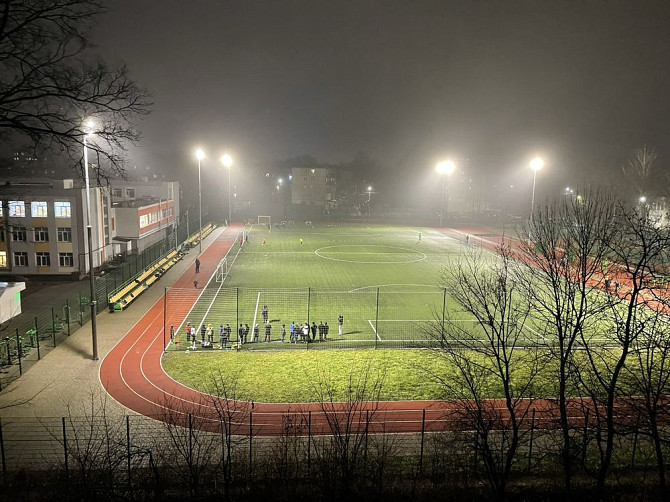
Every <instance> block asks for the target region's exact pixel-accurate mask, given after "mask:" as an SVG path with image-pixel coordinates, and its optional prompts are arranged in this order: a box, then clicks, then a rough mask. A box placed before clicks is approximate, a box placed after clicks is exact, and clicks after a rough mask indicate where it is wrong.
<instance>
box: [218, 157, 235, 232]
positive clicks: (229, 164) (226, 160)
mask: <svg viewBox="0 0 670 502" xmlns="http://www.w3.org/2000/svg"><path fill="white" fill-rule="evenodd" d="M221 163H222V164H223V165H224V166H226V167H227V168H228V224H229V225H230V222H231V221H232V217H231V214H232V212H231V210H230V208H231V200H230V171H232V169H231V167H232V166H233V158H232V157H231V156H230V155H228V154H227V153H225V154H223V156H222V157H221Z"/></svg>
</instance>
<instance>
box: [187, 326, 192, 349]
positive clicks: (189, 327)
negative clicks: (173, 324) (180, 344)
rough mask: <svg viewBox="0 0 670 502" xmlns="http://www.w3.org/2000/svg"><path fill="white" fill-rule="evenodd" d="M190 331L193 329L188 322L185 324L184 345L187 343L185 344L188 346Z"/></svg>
mask: <svg viewBox="0 0 670 502" xmlns="http://www.w3.org/2000/svg"><path fill="white" fill-rule="evenodd" d="M192 329H193V328H191V323H190V322H187V323H186V343H187V344H188V342H190V341H191V330H192Z"/></svg>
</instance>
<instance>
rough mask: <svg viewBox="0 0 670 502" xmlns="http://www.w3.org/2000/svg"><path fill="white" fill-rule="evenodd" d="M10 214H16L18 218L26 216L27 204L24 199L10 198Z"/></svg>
mask: <svg viewBox="0 0 670 502" xmlns="http://www.w3.org/2000/svg"><path fill="white" fill-rule="evenodd" d="M9 216H14V217H17V218H25V216H26V204H25V202H23V201H22V200H10V201H9Z"/></svg>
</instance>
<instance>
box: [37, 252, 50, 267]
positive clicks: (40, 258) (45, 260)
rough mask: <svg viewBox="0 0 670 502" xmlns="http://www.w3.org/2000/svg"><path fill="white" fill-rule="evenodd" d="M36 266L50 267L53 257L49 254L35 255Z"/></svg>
mask: <svg viewBox="0 0 670 502" xmlns="http://www.w3.org/2000/svg"><path fill="white" fill-rule="evenodd" d="M35 265H37V266H38V267H50V266H51V255H50V254H49V253H35Z"/></svg>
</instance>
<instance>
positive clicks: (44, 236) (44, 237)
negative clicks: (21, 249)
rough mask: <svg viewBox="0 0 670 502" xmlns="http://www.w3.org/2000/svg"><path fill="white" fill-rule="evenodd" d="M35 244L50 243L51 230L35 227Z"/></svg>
mask: <svg viewBox="0 0 670 502" xmlns="http://www.w3.org/2000/svg"><path fill="white" fill-rule="evenodd" d="M35 242H49V229H48V228H47V227H35Z"/></svg>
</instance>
